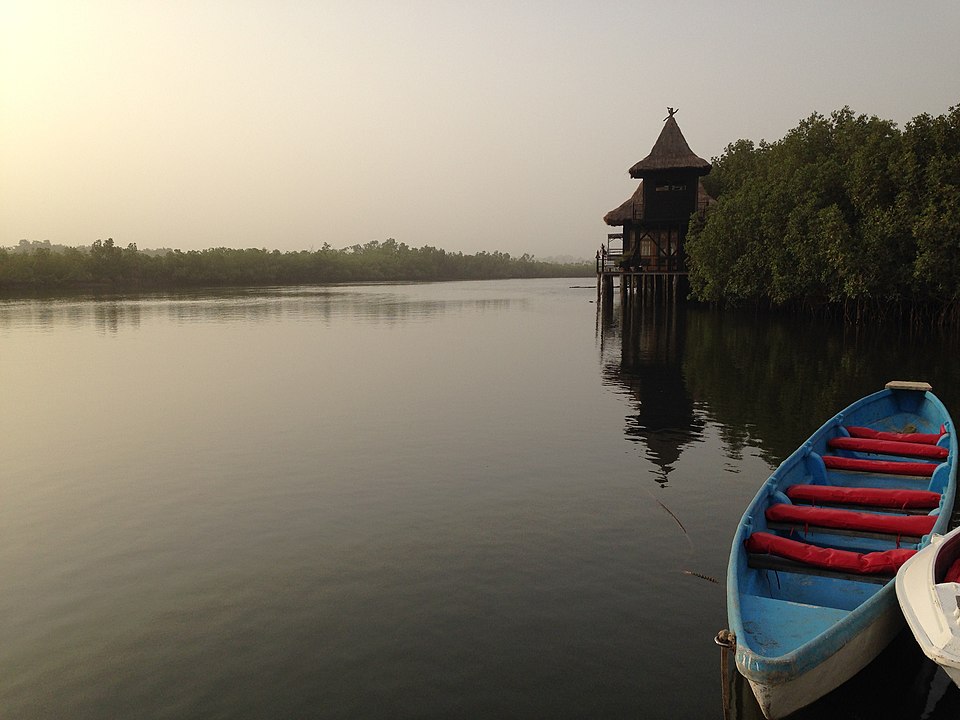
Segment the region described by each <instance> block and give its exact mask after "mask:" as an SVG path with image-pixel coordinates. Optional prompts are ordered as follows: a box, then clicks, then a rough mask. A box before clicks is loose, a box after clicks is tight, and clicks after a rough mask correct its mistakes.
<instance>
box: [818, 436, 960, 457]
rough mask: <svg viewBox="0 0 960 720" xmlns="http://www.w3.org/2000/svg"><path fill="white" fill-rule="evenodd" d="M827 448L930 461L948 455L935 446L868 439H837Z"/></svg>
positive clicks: (942, 449) (946, 451) (830, 441)
mask: <svg viewBox="0 0 960 720" xmlns="http://www.w3.org/2000/svg"><path fill="white" fill-rule="evenodd" d="M827 446H828V447H832V448H838V449H840V450H859V451H861V452H868V453H883V454H884V455H903V456H905V457H918V458H930V459H931V460H944V459H945V458H946V457H947V455H948V450H947V449H946V448H943V447H938V446H937V445H923V444H921V443H909V442H894V441H893V440H873V439H870V438H854V437H837V438H833V439H831V440H828V441H827Z"/></svg>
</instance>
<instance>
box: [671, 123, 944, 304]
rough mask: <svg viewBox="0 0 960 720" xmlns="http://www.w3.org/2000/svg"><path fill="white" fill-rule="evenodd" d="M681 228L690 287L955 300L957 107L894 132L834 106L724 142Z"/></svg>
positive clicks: (813, 299)
mask: <svg viewBox="0 0 960 720" xmlns="http://www.w3.org/2000/svg"><path fill="white" fill-rule="evenodd" d="M705 184H706V185H707V189H708V191H710V192H711V194H713V195H714V197H715V198H716V199H717V203H716V205H715V206H714V207H713V208H711V211H710V213H709V214H708V216H707V218H706V219H705V220H702V221H697V222H693V223H691V226H690V233H689V235H688V237H687V246H686V247H687V253H688V255H689V265H690V280H691V287H692V290H693V294H694V296H695V297H697V298H699V299H702V300H708V301H719V302H724V303H733V304H737V303H756V304H771V305H777V306H782V305H815V306H819V305H826V304H832V305H843V306H844V307H849V306H856V307H857V308H858V309H860V308H862V307H881V306H883V305H885V304H889V303H891V302H896V303H903V302H907V303H913V304H936V305H939V306H952V305H954V304H955V303H957V301H958V300H960V106H958V107H954V108H951V109H950V112H949V113H948V114H946V115H943V116H940V117H936V118H933V117H930V116H929V115H920V116H918V117H916V118H914V119H913V120H912V121H911V122H910V123H908V124H907V126H906V127H905V128H904V130H903V131H902V132H901V131H900V130H898V129H897V127H896V125H895V124H894V123H892V122H890V121H887V120H881V119H879V118H877V117H867V116H865V115H854V114H853V112H851V110H850V109H849V108H843V109H842V110H838V111H836V112H834V113H832V114H831V115H830V116H829V117H825V116H823V115H820V114H817V113H815V114H813V115H811V116H810V117H808V118H806V119H805V120H803V121H801V122H800V124H799V125H798V126H797V127H796V128H794V129H793V130H791V131H790V132H789V133H787V135H786V136H785V137H784V138H783V139H781V140H779V141H777V142H775V143H765V142H761V143H760V144H759V145H757V146H755V145H754V144H753V143H752V142H750V141H748V140H739V141H737V142H736V143H733V144H731V145H728V146H727V148H726V150H725V151H724V153H723V154H722V155H721V157H719V158H715V159H714V166H713V172H712V173H711V175H709V176H707V178H705Z"/></svg>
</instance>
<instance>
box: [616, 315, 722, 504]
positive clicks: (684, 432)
mask: <svg viewBox="0 0 960 720" xmlns="http://www.w3.org/2000/svg"><path fill="white" fill-rule="evenodd" d="M685 318H686V315H685V314H683V313H678V312H676V311H672V312H665V311H664V310H663V309H660V308H652V307H641V306H633V307H628V308H627V309H626V310H625V311H621V312H618V313H616V314H608V315H607V316H606V318H605V320H604V323H603V333H604V338H605V345H606V344H607V343H608V342H609V341H616V340H617V339H618V340H619V346H620V352H619V353H617V354H615V355H610V356H607V355H605V358H604V363H603V371H602V372H603V380H604V383H605V384H607V385H609V386H612V387H616V388H617V389H618V390H620V391H621V392H623V393H625V394H628V395H629V396H630V397H631V398H632V400H633V402H634V404H635V412H634V413H632V414H630V415H628V416H627V417H626V427H625V430H624V435H625V436H626V437H627V439H629V440H633V441H636V442H640V443H643V445H644V446H645V447H646V451H647V457H648V458H649V459H650V460H651V461H652V462H653V463H654V464H656V466H657V468H658V473H657V478H658V481H659V482H660V484H661V485H664V484H665V483H666V482H667V481H668V479H669V474H670V472H671V471H672V470H673V468H674V465H675V463H676V461H677V460H678V459H679V458H680V455H681V453H682V452H683V448H684V447H685V446H687V445H689V444H690V443H692V442H694V441H695V440H696V439H697V438H699V437H701V435H702V433H703V428H704V421H703V419H702V418H701V417H699V416H698V414H697V413H696V411H695V409H694V402H693V398H692V396H691V395H690V392H689V391H688V389H687V384H686V381H685V378H684V373H683V358H684V351H685V343H686V337H687V335H686V328H685Z"/></svg>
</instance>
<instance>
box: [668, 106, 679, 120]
mask: <svg viewBox="0 0 960 720" xmlns="http://www.w3.org/2000/svg"><path fill="white" fill-rule="evenodd" d="M678 112H680V108H672V107H670V106H669V105H668V106H667V113H668V114H667V116H666V117H665V118H664V122H666V121H667V120H669V119H670V118H672V117H673V116H674V115H676V114H677V113H678Z"/></svg>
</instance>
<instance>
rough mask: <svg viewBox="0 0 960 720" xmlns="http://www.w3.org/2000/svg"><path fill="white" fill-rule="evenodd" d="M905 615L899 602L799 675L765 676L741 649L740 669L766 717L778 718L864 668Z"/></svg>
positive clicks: (900, 624)
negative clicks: (752, 669) (752, 664)
mask: <svg viewBox="0 0 960 720" xmlns="http://www.w3.org/2000/svg"><path fill="white" fill-rule="evenodd" d="M903 625H904V623H903V617H902V615H901V614H900V612H899V610H898V609H897V607H896V606H895V605H893V606H891V607H888V608H886V609H885V610H884V612H883V613H881V614H879V615H878V616H877V617H876V618H874V619H873V621H872V622H871V623H870V624H869V625H868V627H867V628H865V629H864V630H863V631H862V632H860V633H859V634H857V635H856V636H855V637H853V638H852V639H851V640H850V642H848V643H846V644H844V645H842V646H841V647H840V648H839V649H838V650H837V651H836V652H835V653H833V654H832V655H829V656H827V657H825V658H824V659H823V661H822V662H820V663H819V664H817V665H814V666H813V667H811V668H810V669H809V670H807V671H806V672H804V673H801V674H798V675H792V674H791V673H785V674H784V675H783V676H780V677H778V676H777V675H776V674H775V673H771V674H765V675H764V676H763V679H760V677H761V676H758V675H757V674H756V673H753V672H751V671H750V667H751V660H753V658H752V653H750V652H749V651H746V652H745V651H743V650H740V649H738V651H737V670H738V671H739V672H740V674H742V675H743V676H744V677H745V678H746V679H747V682H748V683H750V688H751V689H752V690H753V694H754V697H756V699H757V703H758V704H759V705H760V710H761V711H762V712H763V714H764V717H767V718H770V719H771V720H775V719H776V718H784V717H786V716H788V715H790V714H791V713H794V712H796V711H797V710H800V709H801V708H803V707H806V706H807V705H809V704H810V703H811V702H812V700H811V698H820V697H822V696H823V695H826V694H827V693H829V692H831V691H833V690H836V689H837V688H838V687H840V686H841V685H842V684H843V683H845V682H847V681H848V680H849V679H850V678H852V677H853V676H854V675H856V674H857V673H858V672H860V671H861V670H863V669H864V668H865V667H866V666H867V665H868V664H869V663H870V661H871V660H872V659H873V658H875V657H876V656H877V655H879V654H880V653H881V652H882V651H883V649H884V648H885V647H887V645H889V644H890V642H891V640H893V638H894V637H895V636H896V634H897V633H898V632H900V630H901V629H903Z"/></svg>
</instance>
